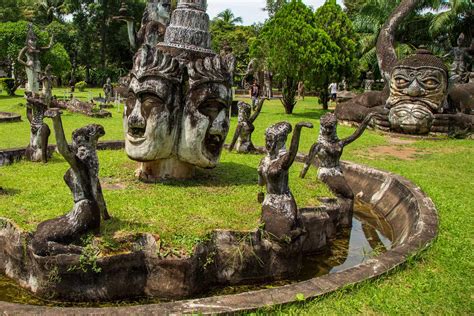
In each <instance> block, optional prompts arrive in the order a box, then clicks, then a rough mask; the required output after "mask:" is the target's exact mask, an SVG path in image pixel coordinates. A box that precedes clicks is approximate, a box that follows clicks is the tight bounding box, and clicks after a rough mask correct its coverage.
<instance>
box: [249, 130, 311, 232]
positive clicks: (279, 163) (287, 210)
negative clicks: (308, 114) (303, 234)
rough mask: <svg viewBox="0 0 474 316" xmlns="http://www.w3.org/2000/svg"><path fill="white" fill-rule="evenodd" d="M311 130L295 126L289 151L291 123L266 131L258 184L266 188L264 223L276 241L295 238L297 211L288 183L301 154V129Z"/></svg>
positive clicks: (263, 206) (263, 209) (263, 208)
mask: <svg viewBox="0 0 474 316" xmlns="http://www.w3.org/2000/svg"><path fill="white" fill-rule="evenodd" d="M303 127H308V128H312V127H313V125H312V124H311V123H306V122H300V123H298V124H296V127H295V131H294V133H293V137H292V139H291V146H290V150H289V151H288V150H286V148H285V143H286V140H287V138H288V135H289V134H290V133H291V130H292V127H291V124H289V123H287V122H280V123H277V124H274V125H272V126H270V127H269V128H267V130H266V131H265V148H266V150H267V155H266V156H265V157H264V158H263V159H262V160H261V162H260V165H259V167H258V175H259V177H258V184H259V185H260V186H266V188H267V194H266V196H265V200H264V201H263V204H262V219H261V220H262V222H263V223H264V224H265V230H266V231H267V232H269V233H270V234H272V235H274V236H275V237H277V238H285V236H286V237H290V238H291V237H294V235H295V231H296V230H297V228H298V227H297V225H298V208H297V206H296V201H295V198H294V197H293V194H292V193H291V191H290V187H289V184H288V170H289V169H290V167H291V165H292V164H293V162H294V161H295V158H296V155H297V154H298V147H299V140H300V135H301V129H302V128H303Z"/></svg>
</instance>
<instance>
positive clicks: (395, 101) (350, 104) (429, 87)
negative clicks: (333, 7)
mask: <svg viewBox="0 0 474 316" xmlns="http://www.w3.org/2000/svg"><path fill="white" fill-rule="evenodd" d="M418 4H419V1H413V0H403V1H401V3H400V4H399V6H398V7H397V8H396V9H395V10H394V11H393V12H392V14H391V15H390V17H389V18H388V20H387V22H386V23H385V24H384V26H383V27H382V30H381V32H380V35H379V38H378V41H377V59H378V63H379V68H380V70H381V73H382V76H383V78H384V80H385V82H386V84H387V85H386V87H385V89H384V91H380V92H378V91H370V92H366V93H364V94H362V95H360V96H358V97H355V98H353V99H351V100H349V101H347V102H344V103H340V104H338V106H337V108H336V111H335V113H336V115H337V117H338V119H339V120H342V121H348V122H351V123H357V124H360V123H361V122H362V121H363V120H364V118H365V117H366V115H367V114H368V113H370V112H377V113H379V114H381V115H380V116H378V117H377V118H376V119H375V120H374V123H375V127H377V128H378V129H381V130H384V131H393V132H399V133H405V134H416V135H424V134H428V133H443V134H448V135H450V136H452V137H466V136H468V135H470V134H471V133H472V132H473V131H474V116H472V115H469V114H467V113H468V112H470V110H462V111H460V110H459V108H471V105H470V104H468V103H469V101H468V102H466V100H469V99H470V98H471V96H472V94H471V92H470V88H469V87H462V88H461V87H459V88H458V87H456V85H453V86H450V85H449V84H448V78H449V74H448V69H447V67H446V66H445V65H444V63H443V62H442V60H441V59H440V58H438V57H436V56H433V55H432V54H431V53H430V52H429V51H427V50H426V49H419V50H417V51H416V52H415V54H413V55H411V56H409V57H407V58H405V59H403V60H398V59H397V55H396V52H395V45H394V42H395V32H396V30H397V28H398V27H399V25H400V24H401V23H402V22H403V19H404V18H405V17H406V16H407V15H408V14H410V12H412V11H413V10H414V9H415V8H416V6H417V5H418ZM458 53H459V54H458V56H461V55H463V54H461V53H460V51H458ZM455 59H456V58H455ZM458 59H459V58H458ZM459 65H462V62H461V59H459V63H458V66H456V67H457V68H459V69H461V68H463V67H464V66H462V67H461V66H459Z"/></svg>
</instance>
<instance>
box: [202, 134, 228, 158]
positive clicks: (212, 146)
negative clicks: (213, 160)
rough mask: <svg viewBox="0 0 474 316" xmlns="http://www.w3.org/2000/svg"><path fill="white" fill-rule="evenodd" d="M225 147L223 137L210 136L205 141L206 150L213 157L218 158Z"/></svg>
mask: <svg viewBox="0 0 474 316" xmlns="http://www.w3.org/2000/svg"><path fill="white" fill-rule="evenodd" d="M223 145H224V138H223V137H222V136H221V135H216V134H209V135H207V136H206V139H205V146H206V150H207V151H208V152H209V153H210V154H211V155H212V156H213V157H216V156H218V155H219V153H220V152H221V150H222V146H223Z"/></svg>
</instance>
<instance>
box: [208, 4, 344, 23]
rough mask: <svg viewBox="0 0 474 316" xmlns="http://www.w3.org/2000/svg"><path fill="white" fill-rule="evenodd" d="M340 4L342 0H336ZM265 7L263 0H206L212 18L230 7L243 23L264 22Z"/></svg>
mask: <svg viewBox="0 0 474 316" xmlns="http://www.w3.org/2000/svg"><path fill="white" fill-rule="evenodd" d="M303 2H304V3H306V4H307V5H310V6H312V7H313V8H317V7H319V6H321V5H322V4H324V2H325V0H303ZM337 2H338V3H339V4H342V0H337ZM264 7H265V0H233V1H229V0H208V1H207V13H208V14H209V16H210V17H211V19H212V18H214V17H215V16H216V15H217V14H219V12H222V11H224V10H225V9H231V10H232V12H233V13H234V15H235V16H236V17H239V16H240V17H242V19H243V20H244V25H250V24H253V23H255V22H264V21H265V19H266V18H267V17H268V15H267V13H266V12H265V11H263V10H262V9H263V8H264Z"/></svg>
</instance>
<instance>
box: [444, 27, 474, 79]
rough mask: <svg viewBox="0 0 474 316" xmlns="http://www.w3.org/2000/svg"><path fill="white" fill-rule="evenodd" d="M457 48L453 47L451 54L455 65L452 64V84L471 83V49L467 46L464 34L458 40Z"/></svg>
mask: <svg viewBox="0 0 474 316" xmlns="http://www.w3.org/2000/svg"><path fill="white" fill-rule="evenodd" d="M457 45H458V46H457V47H453V49H452V51H451V53H450V54H448V55H446V56H445V57H447V56H449V55H452V56H453V59H454V60H453V63H452V64H451V78H450V79H451V82H453V83H467V82H469V73H470V72H469V64H472V57H471V55H470V54H469V50H470V48H469V47H468V46H467V45H466V41H465V36H464V33H461V34H460V35H459V37H458V39H457Z"/></svg>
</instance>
